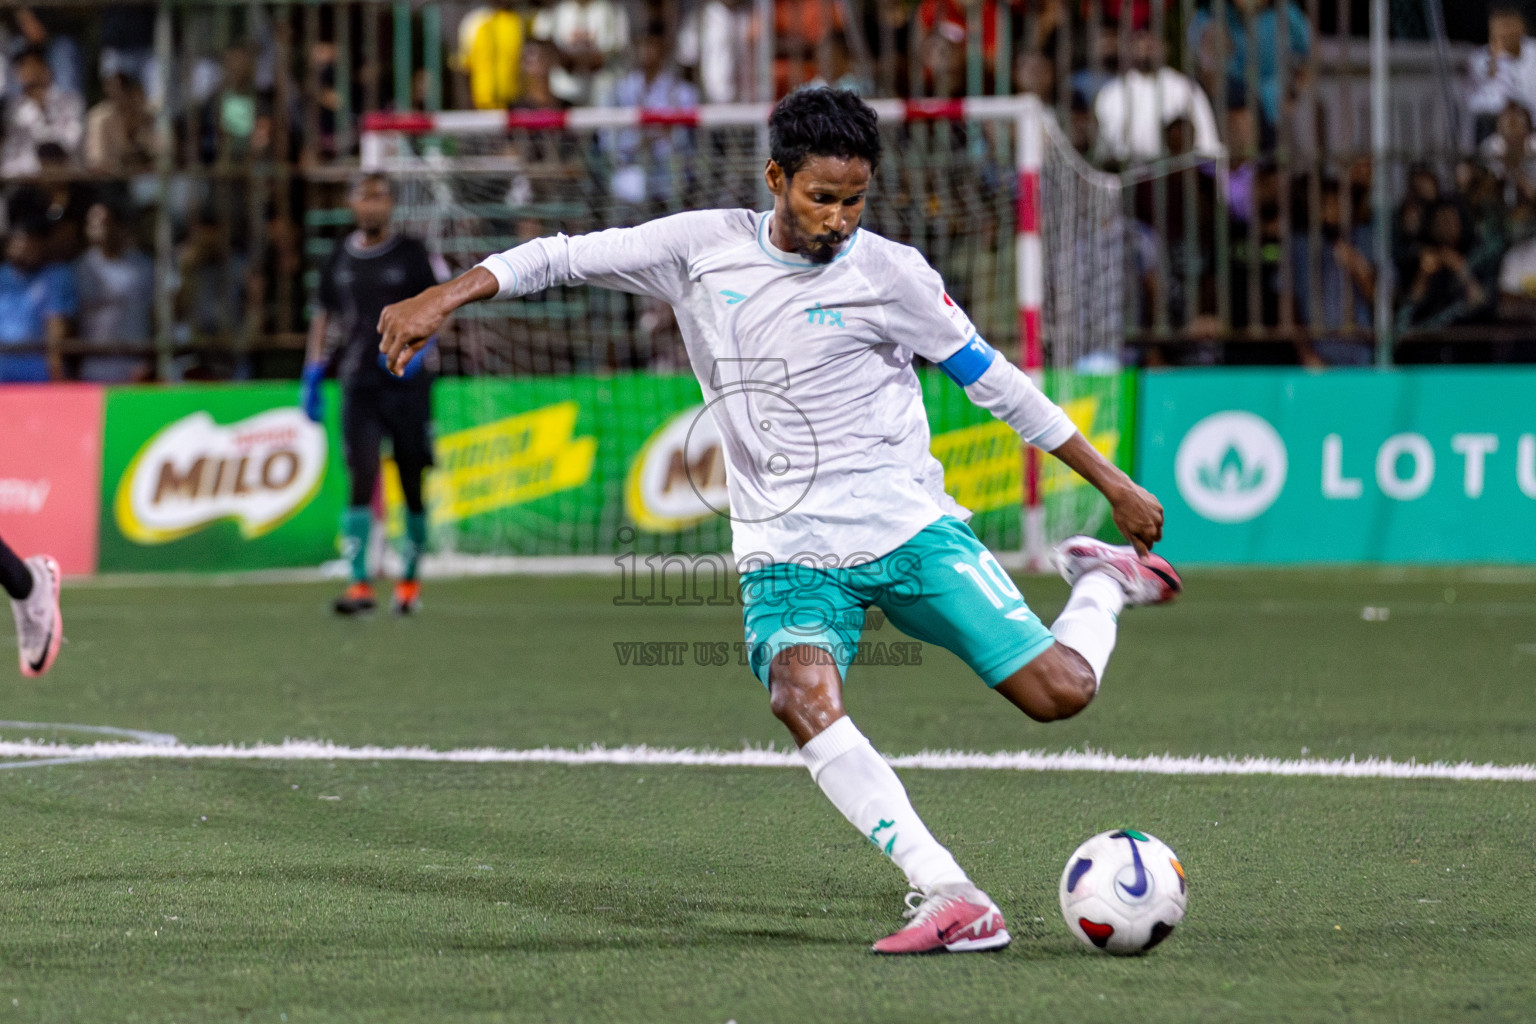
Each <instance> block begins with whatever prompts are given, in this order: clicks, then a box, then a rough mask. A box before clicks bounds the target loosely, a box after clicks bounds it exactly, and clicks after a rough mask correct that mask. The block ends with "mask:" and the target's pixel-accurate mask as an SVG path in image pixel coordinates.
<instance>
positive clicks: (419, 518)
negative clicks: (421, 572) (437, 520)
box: [400, 512, 427, 581]
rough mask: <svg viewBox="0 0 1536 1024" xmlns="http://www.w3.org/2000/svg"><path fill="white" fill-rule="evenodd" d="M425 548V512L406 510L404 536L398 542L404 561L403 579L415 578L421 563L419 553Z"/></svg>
mask: <svg viewBox="0 0 1536 1024" xmlns="http://www.w3.org/2000/svg"><path fill="white" fill-rule="evenodd" d="M426 549H427V514H426V513H425V512H407V513H406V514H405V538H404V539H403V540H402V541H401V542H400V559H401V561H403V562H404V563H405V573H404V575H403V576H402V578H403V579H405V580H406V581H410V580H414V579H415V578H416V569H417V566H418V565H419V564H420V563H421V553H422V552H423V551H425V550H426Z"/></svg>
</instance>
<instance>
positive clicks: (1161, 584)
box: [1056, 537, 1184, 605]
mask: <svg viewBox="0 0 1536 1024" xmlns="http://www.w3.org/2000/svg"><path fill="white" fill-rule="evenodd" d="M1056 567H1057V568H1058V569H1060V570H1061V575H1062V578H1063V579H1065V580H1066V581H1067V582H1068V583H1076V582H1077V581H1078V579H1079V578H1081V577H1082V576H1084V575H1085V574H1087V573H1090V572H1094V571H1095V570H1099V571H1103V572H1105V573H1108V574H1109V576H1110V578H1111V579H1113V580H1114V581H1115V582H1116V583H1118V584H1120V589H1121V590H1123V591H1125V603H1126V604H1129V605H1141V604H1163V603H1165V602H1167V601H1172V600H1173V599H1174V598H1176V597H1178V596H1179V593H1180V592H1181V591H1182V590H1183V589H1184V582H1183V581H1182V580H1181V579H1179V574H1178V573H1177V572H1176V571H1174V568H1173V566H1171V565H1169V564H1168V559H1166V558H1164V557H1163V556H1162V555H1155V554H1151V553H1150V552H1149V553H1148V554H1147V556H1146V557H1145V558H1141V557H1139V556H1137V554H1136V549H1135V548H1133V547H1130V546H1129V545H1126V546H1124V547H1120V546H1117V545H1114V544H1106V543H1104V542H1103V541H1101V540H1096V539H1094V538H1093V537H1068V538H1067V539H1066V540H1064V541H1062V542H1061V544H1060V545H1058V546H1057V548H1056Z"/></svg>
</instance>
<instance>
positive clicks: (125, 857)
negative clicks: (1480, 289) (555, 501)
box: [0, 572, 1536, 1024]
mask: <svg viewBox="0 0 1536 1024" xmlns="http://www.w3.org/2000/svg"><path fill="white" fill-rule="evenodd" d="M1188 583H1189V592H1188V594H1187V595H1186V598H1185V599H1184V600H1183V601H1182V602H1181V603H1180V604H1178V605H1176V606H1174V607H1171V608H1166V609H1152V610H1146V611H1132V612H1129V613H1127V614H1126V615H1125V616H1124V618H1123V619H1122V626H1123V629H1122V632H1121V644H1120V648H1119V649H1118V650H1117V653H1116V656H1115V660H1114V661H1113V662H1112V663H1111V667H1110V671H1109V675H1108V678H1107V680H1106V683H1105V689H1104V692H1103V693H1102V695H1101V696H1100V698H1099V700H1098V701H1097V702H1096V703H1095V704H1094V705H1093V706H1092V707H1091V708H1090V709H1089V710H1088V712H1086V713H1085V714H1084V715H1083V716H1081V717H1080V718H1079V719H1077V720H1074V721H1072V722H1067V723H1059V724H1056V725H1053V726H1039V725H1035V724H1033V723H1030V722H1028V721H1027V720H1026V719H1024V718H1023V717H1022V716H1020V715H1018V714H1017V713H1016V712H1013V711H1011V710H1010V709H1009V708H1008V707H1007V706H1006V705H1005V704H1004V703H1003V702H1002V701H1001V700H1000V699H998V698H997V697H996V696H995V695H992V694H990V693H988V692H987V691H986V690H985V688H984V687H983V686H981V684H980V683H978V682H976V681H975V680H974V679H972V678H970V677H969V676H968V674H967V673H966V672H965V670H964V669H963V667H961V666H960V665H959V664H958V663H956V662H955V661H954V660H953V659H952V658H950V657H949V656H948V655H945V654H943V653H942V652H938V651H933V650H928V649H925V650H924V651H923V663H922V665H921V666H917V667H913V666H900V667H873V666H871V667H856V668H855V669H854V671H853V674H852V675H851V677H850V681H849V694H848V702H849V706H850V710H851V711H852V712H853V714H854V715H855V717H856V719H857V720H858V721H859V723H860V725H861V727H862V728H863V729H864V731H865V732H867V733H868V734H869V735H870V736H871V738H872V739H873V740H874V741H875V742H876V744H877V745H878V746H880V747H881V749H883V750H884V751H886V752H887V753H908V752H913V751H917V750H921V749H924V748H957V749H965V750H1008V749H1053V750H1065V749H1071V748H1078V749H1081V748H1082V747H1083V746H1085V745H1087V746H1091V747H1093V748H1096V749H1105V750H1110V751H1113V752H1115V753H1119V754H1144V753H1163V752H1172V753H1175V754H1239V755H1241V754H1266V755H1273V756H1284V757H1299V756H1308V757H1326V758H1334V757H1344V756H1348V755H1350V754H1355V755H1360V756H1367V755H1379V756H1390V757H1395V758H1409V757H1418V758H1420V759H1447V760H1463V759H1470V760H1475V761H1494V762H1501V763H1513V762H1528V761H1531V760H1536V757H1533V753H1532V752H1533V751H1536V742H1533V741H1536V686H1533V685H1532V682H1533V681H1536V586H1533V578H1532V577H1531V576H1525V575H1521V574H1519V573H1513V574H1475V573H1450V572H1445V573H1440V572H1421V573H1408V574H1396V575H1387V574H1381V573H1344V572H1304V573H1273V574H1261V573H1234V572H1222V573H1204V574H1191V576H1190V578H1189V580H1188ZM1024 585H1025V590H1026V593H1027V594H1028V596H1029V597H1030V598H1031V601H1032V603H1033V604H1034V605H1035V607H1036V608H1037V609H1038V610H1040V611H1041V612H1042V613H1043V614H1044V615H1045V617H1046V618H1047V620H1049V618H1050V617H1051V616H1052V615H1053V614H1054V613H1055V611H1056V610H1057V609H1058V608H1059V606H1060V604H1061V602H1062V601H1063V600H1064V597H1065V589H1064V587H1062V586H1061V585H1060V584H1059V583H1056V582H1055V581H1048V580H1034V579H1031V580H1026V581H1024ZM616 595H617V586H616V583H615V582H614V581H611V580H603V579H505V580H477V581H462V582H453V583H437V584H432V585H430V586H429V587H428V590H427V594H426V608H425V611H424V613H423V614H422V615H421V616H420V617H419V618H417V619H414V620H405V621H401V620H394V619H391V618H389V617H388V616H380V617H378V618H374V619H371V620H367V621H354V622H348V621H335V620H332V619H330V618H329V617H327V615H326V611H325V609H326V602H327V599H328V598H329V597H330V596H331V592H330V588H328V587H319V586H277V585H269V586H239V587H206V586H201V587H191V586H176V587H161V588H147V587H143V588H141V587H132V588H106V587H100V588H77V589H74V590H72V591H70V592H68V593H67V594H66V600H65V614H66V617H67V621H68V625H69V630H68V633H69V637H70V643H69V644H68V645H67V646H66V648H65V651H64V654H63V656H62V657H61V659H60V662H59V665H58V668H57V669H56V670H55V671H54V673H53V674H52V675H50V676H49V677H48V678H47V679H45V680H43V681H40V682H33V681H22V680H20V679H19V677H12V680H11V682H10V683H8V684H6V688H5V691H4V692H5V694H6V700H5V703H4V705H3V707H0V717H3V718H5V719H11V720H24V721H36V722H66V723H68V722H73V723H81V724H94V725H111V726H118V727H125V728H134V729H144V730H153V731H157V732H166V733H174V734H175V735H176V736H177V737H178V738H179V739H180V740H182V741H184V742H188V743H216V742H226V741H234V742H245V743H254V742H261V741H277V740H281V739H283V738H285V737H305V738H319V739H327V740H333V741H335V742H337V743H340V744H349V745H357V744H364V743H377V744H385V745H397V744H425V745H429V746H432V747H436V748H440V749H446V748H454V747H466V746H481V745H485V746H496V747H508V748H510V747H531V746H539V745H543V744H551V745H556V746H579V745H585V744H590V743H604V744H610V745H612V744H624V743H649V744H654V745H658V746H713V747H723V748H739V747H740V746H741V745H742V744H744V743H765V742H775V743H782V742H783V738H782V736H781V733H780V728H779V726H778V725H777V724H776V723H775V722H774V721H773V720H772V718H771V717H770V716H769V715H768V712H767V707H766V697H765V695H764V693H763V691H762V688H761V687H760V686H759V685H758V684H757V682H756V681H755V680H754V679H753V678H752V677H751V676H750V674H749V673H748V672H747V670H746V669H744V668H740V667H737V666H735V665H731V666H728V667H725V668H718V667H709V666H700V665H695V664H693V661H694V656H693V651H692V648H691V647H689V648H688V654H687V656H686V658H685V659H684V660H685V662H686V663H685V664H684V665H682V666H680V667H638V666H634V665H629V666H623V665H620V664H619V654H618V652H617V651H616V649H615V646H614V645H615V644H627V643H632V642H636V641H650V642H669V643H679V642H681V643H686V644H689V645H691V644H693V643H694V642H696V641H697V642H709V641H727V642H734V641H736V640H738V639H739V638H740V636H739V608H735V607H709V606H705V607H700V608H678V607H642V608H629V607H615V606H614V604H613V598H614V597H615V596H616ZM1365 607H1372V608H1386V609H1388V610H1389V614H1388V617H1387V619H1386V621H1366V620H1365V619H1363V618H1362V614H1361V613H1362V609H1363V608H1365ZM866 638H867V639H876V640H884V641H891V640H897V639H899V638H898V637H896V636H895V635H894V633H893V631H892V630H891V629H890V627H885V628H884V629H881V630H874V631H871V632H870V633H869V634H867V637H866ZM623 649H624V648H620V650H623ZM20 734H21V733H18V732H17V731H16V730H12V729H0V735H4V737H5V738H6V739H11V738H15V737H16V736H18V735H20ZM30 734H34V735H43V732H42V731H39V730H32V731H31V732H30ZM53 735H54V736H55V738H65V739H69V740H72V741H81V740H84V741H89V740H90V739H92V738H93V737H89V736H82V735H79V734H69V733H68V732H67V731H63V732H57V733H56V734H53ZM904 778H905V781H906V782H907V785H908V787H909V789H910V790H911V792H912V795H913V799H914V802H915V803H916V805H917V806H918V808H919V810H921V811H922V812H923V813H924V814H925V816H926V817H927V818H928V820H929V823H930V824H931V825H932V827H933V829H934V831H935V833H937V834H938V835H939V836H940V838H941V839H943V840H944V841H945V842H947V843H949V844H950V845H951V847H952V848H953V849H954V851H955V853H956V854H957V856H958V857H959V858H960V860H961V862H962V863H963V864H965V865H966V866H967V868H969V869H970V870H971V872H972V873H973V875H974V876H975V877H976V878H977V880H978V881H979V882H981V884H983V886H984V887H986V888H987V889H988V890H989V891H990V892H991V893H992V895H993V896H994V897H995V898H997V900H998V901H999V903H1000V904H1001V905H1002V907H1003V909H1004V911H1005V913H1006V914H1007V916H1008V919H1009V924H1010V927H1011V929H1012V931H1013V932H1014V935H1015V937H1016V938H1015V942H1014V944H1013V946H1012V947H1011V948H1009V949H1008V950H1007V951H1005V952H1003V953H1001V954H997V955H989V956H969V957H938V958H928V959H922V960H915V961H914V960H902V961H889V960H880V959H877V958H875V957H873V956H871V955H870V954H868V952H867V945H868V943H869V942H871V941H872V940H874V939H876V938H878V937H880V936H881V935H883V934H885V932H886V931H888V930H890V929H891V928H892V927H894V926H895V925H896V924H897V923H898V918H897V911H898V909H899V905H900V904H899V900H900V895H901V891H902V886H901V885H900V877H899V875H898V873H897V872H896V871H895V869H894V868H893V867H892V866H891V865H890V864H889V863H887V862H886V861H885V860H884V859H883V858H881V857H880V856H879V855H878V853H877V852H876V851H875V850H874V849H873V847H871V846H870V845H869V844H868V843H867V842H866V841H864V840H863V839H861V838H860V837H859V836H858V835H856V834H854V833H853V830H852V829H851V828H850V827H849V826H848V825H847V824H846V823H845V822H843V821H842V819H841V818H840V817H839V816H838V815H837V814H836V812H835V811H833V810H832V808H831V807H830V806H829V805H827V804H826V803H825V801H824V800H823V799H822V797H821V796H820V794H819V793H818V792H817V791H816V789H815V788H814V786H813V785H812V784H811V782H810V780H809V778H808V776H806V774H805V773H804V772H801V771H795V770H787V769H721V768H658V767H623V768H621V767H594V766H589V767H553V766H542V765H525V766H508V765H442V764H408V763H390V764H379V763H371V762H361V763H336V762H291V763H246V762H105V763H98V764H78V765H61V766H55V767H35V766H29V767H19V768H7V769H4V770H0V794H3V800H4V807H5V810H6V814H5V818H4V827H3V828H0V920H3V921H4V922H5V927H4V928H3V929H0V1021H3V1020H6V1019H16V1020H59V1021H66V1020H67V1021H109V1020H123V1021H172V1020H174V1021H203V1020H230V1021H243V1020H252V1021H257V1020H261V1021H281V1020H283V1019H284V1015H286V1020H287V1021H290V1022H293V1024H299V1022H305V1021H397V1020H413V1021H414V1020H432V1021H450V1020H465V1021H497V1020H509V1021H510V1020H534V1021H542V1020H553V1021H653V1020H654V1021H715V1022H723V1021H725V1020H728V1019H734V1020H736V1021H738V1022H740V1024H755V1022H766V1021H793V1022H796V1024H800V1022H821V1021H828V1022H840V1021H872V1022H892V1021H907V1020H920V1021H925V1022H928V1021H933V1020H967V1021H992V1020H999V1021H1001V1020H1009V1021H1014V1020H1070V1021H1115V1022H1117V1024H1118V1022H1124V1021H1127V1020H1135V1021H1154V1022H1155V1021H1169V1022H1185V1021H1238V1020H1244V1021H1246V1020H1254V1021H1258V1020H1273V1021H1312V1020H1317V1021H1325V1020H1326V1021H1335V1020H1350V1021H1405V1022H1406V1021H1441V1020H1470V1021H1484V1020H1489V1021H1492V1020H1508V1021H1525V1020H1529V1019H1531V1015H1532V1011H1531V1010H1530V1007H1531V1006H1532V1005H1533V1004H1536V980H1533V979H1536V891H1533V886H1532V882H1531V879H1532V867H1531V865H1532V863H1533V855H1536V833H1533V828H1532V822H1533V802H1536V784H1521V783H1486V782H1394V781H1380V780H1350V779H1282V778H1268V777H1258V778H1229V777H1217V778H1192V777H1167V776H1150V775H1143V776H1134V775H1132V776H1126V775H1098V774H1089V773H1016V772H992V771H952V772H936V771H907V772H904ZM1119 825H1135V826H1137V827H1140V828H1143V829H1145V830H1147V831H1149V832H1152V833H1153V834H1155V835H1158V836H1159V837H1161V838H1163V839H1165V840H1166V841H1167V842H1169V843H1170V844H1171V845H1172V846H1173V847H1174V848H1175V849H1176V850H1178V852H1179V854H1180V856H1181V857H1182V859H1183V861H1184V863H1185V865H1186V866H1187V868H1188V870H1189V872H1190V879H1191V886H1192V890H1191V891H1192V896H1191V905H1190V916H1189V919H1188V920H1187V922H1186V923H1185V924H1184V925H1183V926H1181V927H1180V929H1179V930H1178V931H1177V932H1176V933H1175V934H1174V936H1173V938H1172V939H1170V940H1169V942H1168V943H1166V944H1165V945H1164V946H1163V947H1162V948H1160V949H1158V950H1157V951H1156V952H1155V953H1154V954H1153V955H1151V956H1149V957H1146V958H1144V959H1140V960H1134V961H1115V960H1111V959H1109V958H1107V957H1103V956H1100V955H1097V954H1094V953H1091V952H1090V951H1088V950H1086V949H1083V948H1082V947H1080V946H1078V945H1077V944H1076V942H1075V941H1074V940H1073V939H1071V938H1070V936H1069V935H1068V934H1067V932H1066V929H1065V927H1064V926H1063V925H1062V923H1061V922H1060V919H1059V915H1058V912H1057V910H1056V906H1055V901H1056V896H1055V893H1056V884H1057V878H1058V876H1059V874H1060V871H1061V868H1062V865H1063V864H1064V863H1065V860H1066V857H1067V855H1068V853H1070V852H1071V850H1072V848H1073V847H1074V846H1075V845H1076V844H1077V843H1078V842H1079V841H1081V840H1082V839H1084V838H1086V837H1087V836H1088V835H1090V834H1092V833H1094V832H1096V831H1099V830H1102V829H1105V828H1109V827H1113V826H1119Z"/></svg>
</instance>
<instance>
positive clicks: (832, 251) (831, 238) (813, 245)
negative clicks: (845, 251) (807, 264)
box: [796, 233, 848, 265]
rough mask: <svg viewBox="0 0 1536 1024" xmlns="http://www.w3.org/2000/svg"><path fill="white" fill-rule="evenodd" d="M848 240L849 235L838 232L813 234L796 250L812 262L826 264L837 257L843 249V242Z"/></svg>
mask: <svg viewBox="0 0 1536 1024" xmlns="http://www.w3.org/2000/svg"><path fill="white" fill-rule="evenodd" d="M846 241H848V236H847V235H839V234H836V233H829V234H825V235H812V236H811V237H810V238H807V239H806V240H805V241H804V242H803V243H802V244H801V245H800V247H799V248H798V249H797V250H796V251H797V252H799V253H800V255H802V256H804V257H805V258H806V259H808V260H810V261H811V262H812V263H819V264H822V265H826V264H828V263H831V262H832V261H833V260H835V259H837V254H838V253H839V252H841V251H842V248H843V243H844V242H846Z"/></svg>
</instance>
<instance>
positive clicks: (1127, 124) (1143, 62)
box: [1093, 31, 1224, 162]
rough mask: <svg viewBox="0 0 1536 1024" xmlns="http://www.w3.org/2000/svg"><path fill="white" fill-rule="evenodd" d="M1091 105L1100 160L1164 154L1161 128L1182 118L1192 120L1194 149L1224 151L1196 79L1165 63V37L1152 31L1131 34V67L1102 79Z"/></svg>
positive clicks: (1213, 153) (1202, 152)
mask: <svg viewBox="0 0 1536 1024" xmlns="http://www.w3.org/2000/svg"><path fill="white" fill-rule="evenodd" d="M1093 111H1094V115H1095V116H1096V117H1097V118H1098V122H1099V136H1098V156H1099V158H1100V159H1101V160H1115V161H1120V162H1137V161H1145V160H1156V159H1157V158H1158V157H1160V156H1164V155H1166V154H1165V152H1164V147H1163V132H1164V130H1165V129H1166V128H1167V127H1168V125H1170V124H1172V123H1173V122H1174V121H1177V120H1179V119H1180V118H1187V119H1188V120H1189V122H1190V123H1191V124H1192V125H1193V126H1194V129H1195V146H1194V152H1195V153H1198V154H1200V155H1201V156H1208V157H1213V158H1214V157H1218V156H1221V155H1222V153H1223V152H1224V151H1223V149H1222V145H1221V139H1220V137H1219V136H1218V135H1217V134H1216V116H1215V114H1213V113H1212V112H1211V101H1210V100H1209V99H1207V98H1206V95H1205V92H1204V91H1203V90H1202V89H1201V88H1200V86H1199V85H1198V84H1197V83H1196V82H1195V81H1194V80H1193V79H1191V78H1189V77H1187V76H1185V75H1182V74H1180V73H1179V72H1177V71H1175V70H1174V69H1173V68H1170V67H1166V66H1164V64H1163V43H1162V40H1161V39H1159V38H1158V37H1157V35H1156V34H1155V33H1152V32H1148V31H1138V32H1136V33H1134V34H1133V35H1132V36H1131V67H1130V70H1128V71H1126V72H1125V73H1124V74H1121V75H1117V76H1116V77H1114V78H1112V79H1110V80H1109V81H1108V82H1106V83H1105V84H1104V87H1103V88H1101V89H1100V90H1099V92H1098V95H1097V96H1096V97H1095V98H1094V102H1093Z"/></svg>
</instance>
